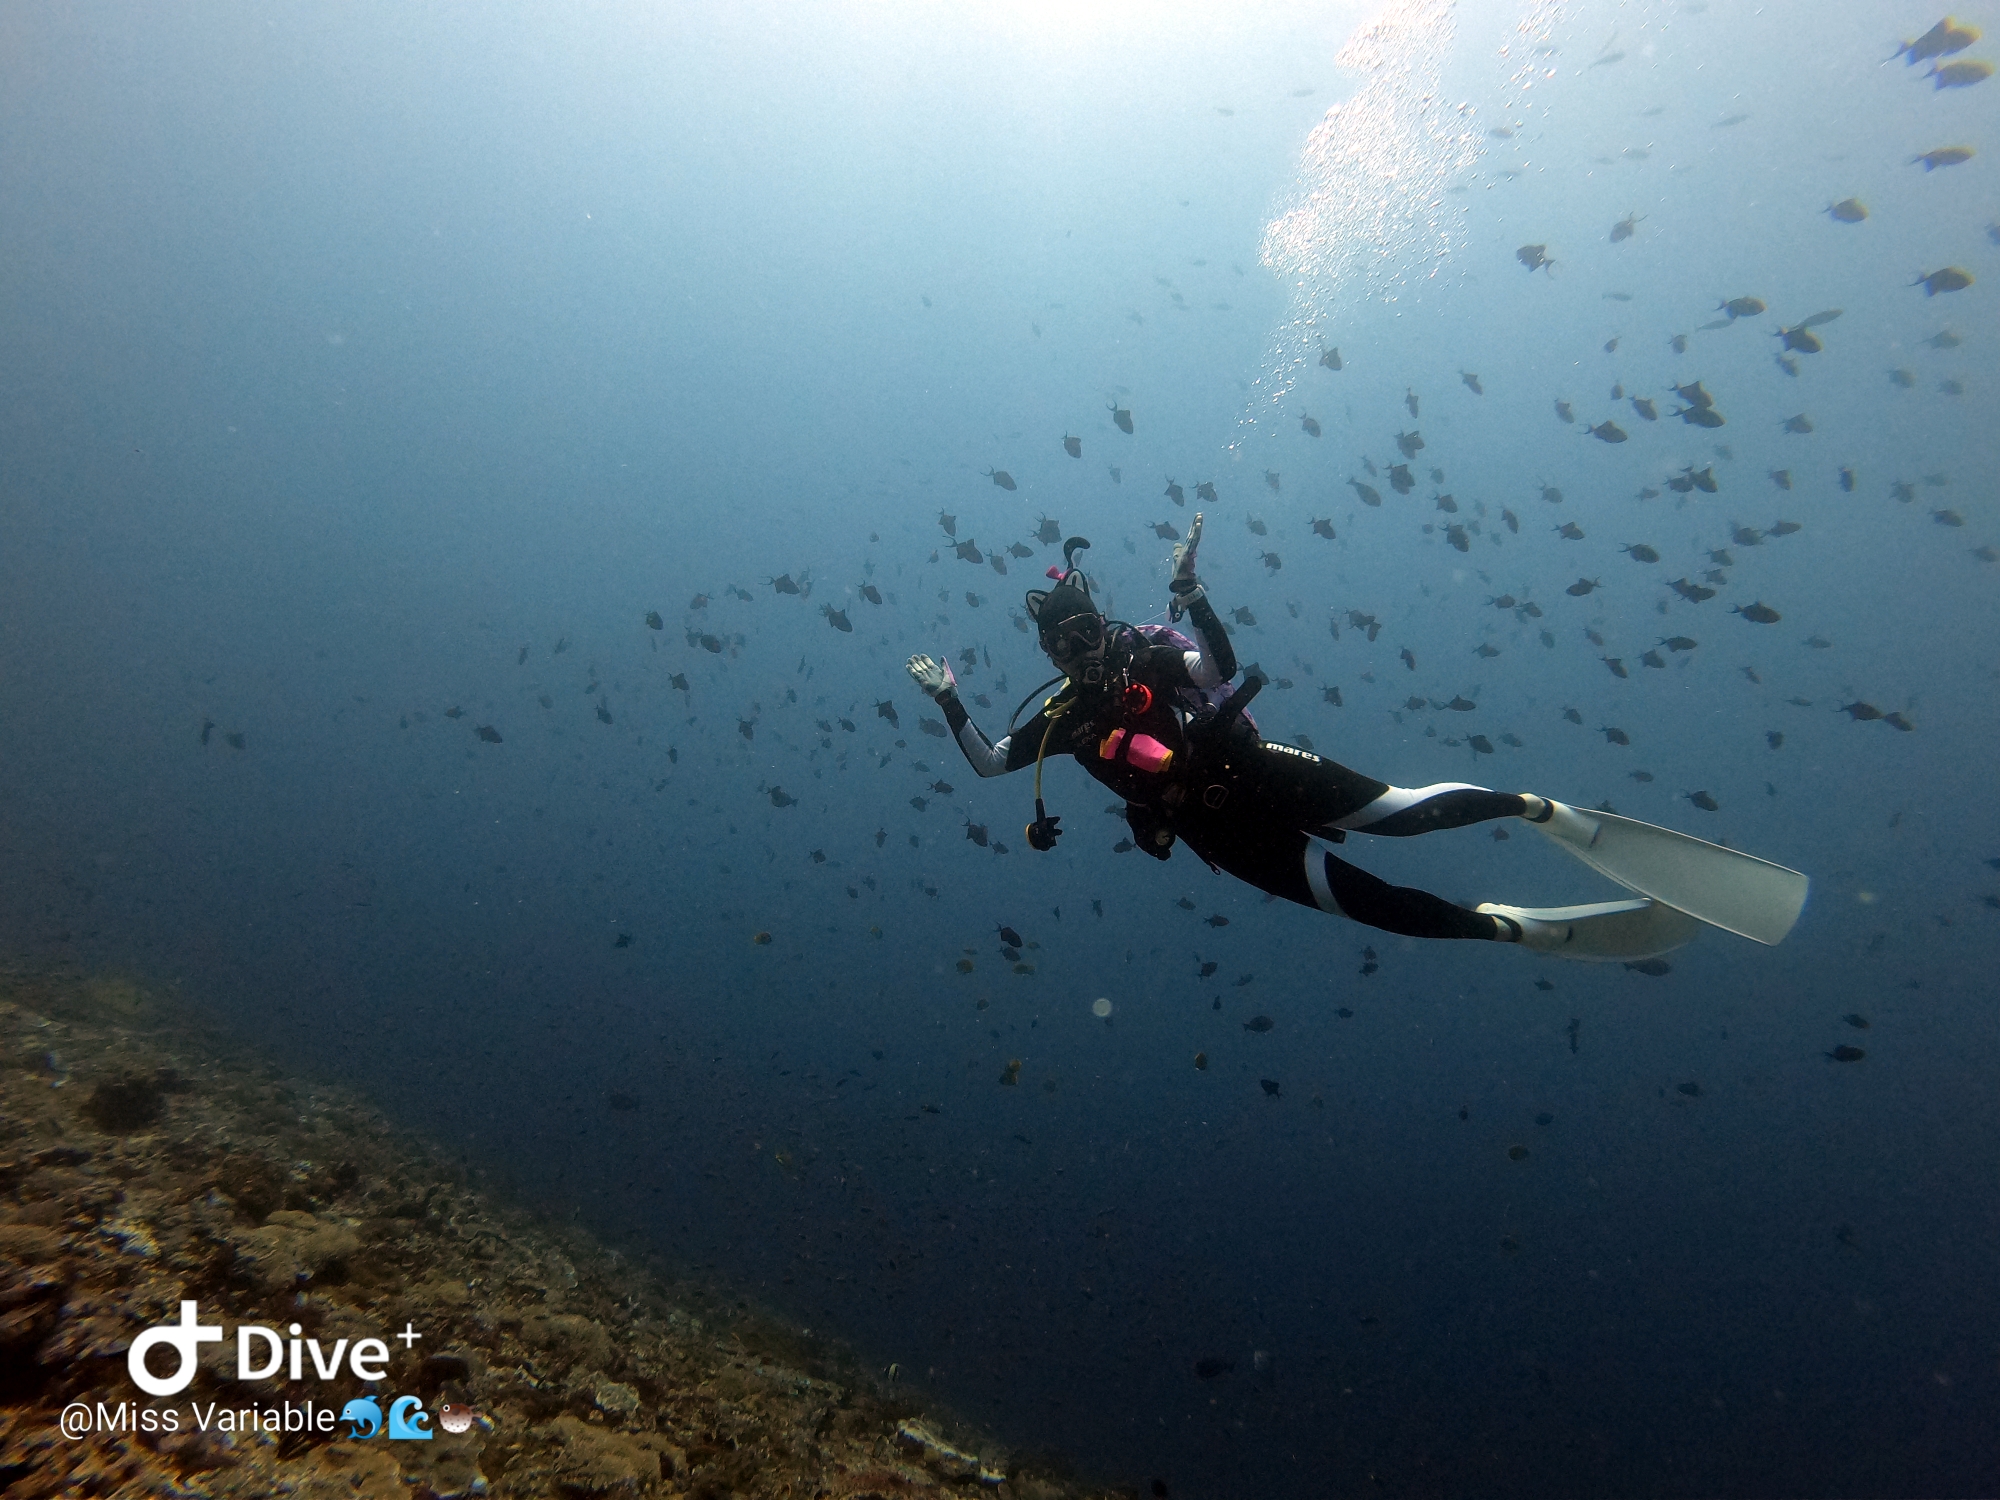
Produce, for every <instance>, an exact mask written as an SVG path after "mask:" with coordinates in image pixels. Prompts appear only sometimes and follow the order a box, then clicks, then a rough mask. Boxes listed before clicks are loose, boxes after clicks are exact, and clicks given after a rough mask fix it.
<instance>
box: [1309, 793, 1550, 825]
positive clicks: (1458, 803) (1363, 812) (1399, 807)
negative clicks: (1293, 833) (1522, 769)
mask: <svg viewBox="0 0 2000 1500" xmlns="http://www.w3.org/2000/svg"><path fill="white" fill-rule="evenodd" d="M1549 812H1550V808H1549V804H1548V800H1547V799H1546V798H1543V797H1537V796H1536V795H1535V794H1534V793H1533V792H1495V791H1489V790H1487V789H1486V788H1485V787H1483V786H1473V785H1471V784H1470V783H1469V782H1464V781H1441V782H1438V783H1436V784H1435V785H1432V786H1419V787H1401V786H1392V787H1386V788H1384V789H1383V791H1382V793H1381V795H1379V796H1377V797H1376V798H1375V799H1374V800H1372V801H1370V802H1368V803H1366V804H1365V805H1363V806H1361V807H1358V808H1356V809H1355V810H1354V811H1353V812H1351V813H1348V814H1347V815H1346V816H1345V817H1338V818H1333V819H1330V820H1329V821H1328V822H1327V823H1325V824H1323V825H1321V826H1322V827H1324V828H1329V829H1332V828H1337V829H1340V830H1341V831H1342V832H1345V833H1372V834H1378V835H1380V836H1382V837H1384V838H1407V837H1410V836H1411V835H1414V834H1419V833H1434V832H1436V831H1437V830H1438V829H1440V828H1463V827H1465V826H1466V825H1467V824H1468V823H1484V822H1488V821H1489V820H1491V819H1493V818H1526V819H1527V820H1528V821H1529V822H1531V823H1541V822H1545V821H1547V819H1548V816H1549Z"/></svg>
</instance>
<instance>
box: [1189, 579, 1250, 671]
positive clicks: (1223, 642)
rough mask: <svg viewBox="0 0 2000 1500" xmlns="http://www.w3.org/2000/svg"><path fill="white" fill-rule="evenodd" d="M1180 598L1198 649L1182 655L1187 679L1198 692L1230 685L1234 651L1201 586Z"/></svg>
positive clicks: (1234, 661) (1233, 667) (1227, 634)
mask: <svg viewBox="0 0 2000 1500" xmlns="http://www.w3.org/2000/svg"><path fill="white" fill-rule="evenodd" d="M1175 581H1176V582H1178V581H1179V580H1175ZM1188 595H1192V597H1191V598H1189V597H1187V596H1188ZM1182 598H1183V601H1184V602H1183V608H1184V609H1185V610H1186V612H1187V620H1188V623H1189V624H1191V625H1192V626H1194V629H1195V643H1196V644H1197V645H1199V646H1200V647H1201V650H1200V651H1199V652H1198V653H1197V652H1194V651H1187V652H1183V653H1182V655H1183V656H1184V658H1185V659H1186V661H1187V669H1188V676H1189V677H1191V678H1193V679H1194V685H1195V686H1196V687H1198V688H1211V687H1215V686H1216V685H1217V684H1219V683H1224V682H1227V681H1229V680H1230V678H1232V677H1234V676H1235V675H1236V648H1235V647H1234V646H1232V645H1231V644H1230V643H1229V632H1228V631H1226V630H1224V629H1223V628H1222V621H1221V620H1220V619H1219V618H1218V617H1217V615H1216V613H1215V606H1214V605H1213V604H1210V603H1209V602H1208V595H1207V594H1206V593H1205V592H1203V590H1202V587H1201V585H1200V584H1196V585H1195V586H1194V587H1193V588H1192V589H1189V590H1187V591H1186V594H1184V595H1183V596H1182Z"/></svg>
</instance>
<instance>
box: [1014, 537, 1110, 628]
mask: <svg viewBox="0 0 2000 1500" xmlns="http://www.w3.org/2000/svg"><path fill="white" fill-rule="evenodd" d="M1089 545H1090V543H1089V542H1088V541H1086V540H1085V539H1084V538H1082V537H1080V536H1073V537H1071V538H1070V539H1069V540H1068V541H1066V542H1064V543H1063V571H1061V572H1058V571H1057V570H1056V569H1054V568H1050V569H1049V576H1050V577H1051V578H1054V579H1056V580H1058V581H1057V583H1056V586H1055V587H1054V588H1052V589H1029V590H1028V597H1027V606H1028V618H1029V619H1031V620H1033V621H1034V622H1035V626H1036V629H1038V630H1042V629H1046V628H1047V627H1048V626H1050V625H1060V624H1061V623H1062V622H1063V621H1064V620H1068V619H1073V618H1074V617H1075V616H1077V615H1094V614H1096V613H1097V612H1098V610H1097V604H1096V602H1095V601H1094V600H1093V599H1092V598H1091V597H1090V580H1089V579H1088V578H1086V577H1084V576H1083V570H1082V569H1081V568H1079V567H1078V566H1077V565H1076V554H1077V553H1078V552H1081V551H1083V550H1084V549H1085V548H1086V547H1088V546H1089Z"/></svg>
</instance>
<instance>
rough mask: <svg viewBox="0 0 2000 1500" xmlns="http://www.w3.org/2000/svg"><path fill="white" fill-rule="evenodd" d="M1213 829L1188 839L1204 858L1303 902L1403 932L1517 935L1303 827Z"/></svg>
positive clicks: (1506, 938)
mask: <svg viewBox="0 0 2000 1500" xmlns="http://www.w3.org/2000/svg"><path fill="white" fill-rule="evenodd" d="M1237 826H1239V827H1240V825H1237ZM1266 828H1267V829H1268V825H1266ZM1208 832H1209V834H1210V836H1209V837H1202V836H1201V835H1200V834H1192V835H1191V836H1190V837H1189V839H1188V842H1189V844H1190V846H1192V847H1194V848H1195V851H1196V852H1197V853H1199V854H1200V855H1202V857H1203V858H1205V859H1208V860H1211V861H1212V862H1213V863H1215V864H1216V865H1217V866H1219V867H1220V868H1222V869H1224V870H1227V871H1228V872H1229V873H1230V874H1231V875H1234V876H1236V878H1237V879H1239V880H1244V881H1248V882H1249V883H1250V884H1251V885H1254V886H1256V887H1257V888H1258V889H1259V890H1261V891H1265V892H1268V893H1269V894H1271V895H1273V896H1282V897H1284V898H1285V899H1286V900H1287V901H1296V902H1298V903H1299V904H1300V905H1301V906H1311V907H1317V908H1318V909H1319V910H1321V911H1325V912H1332V913H1334V914H1335V915H1337V916H1343V917H1349V918H1351V919H1352V920H1354V921H1356V922H1360V923H1363V924H1364V925H1366V926H1369V927H1379V928H1381V929H1382V930H1383V931H1385V932H1395V933H1400V934H1402V935H1403V936H1404V937H1420V938H1485V939H1487V940H1489V941H1494V942H1514V941H1518V940H1519V929H1518V927H1517V926H1514V925H1510V924H1509V923H1507V922H1506V921H1504V920H1502V919H1499V918H1496V917H1493V916H1488V915H1486V914H1484V913H1481V912H1476V911H1467V910H1466V909H1465V908H1464V907H1462V906H1456V905H1454V904H1453V903H1451V902H1449V901H1447V900H1445V899H1444V898H1443V897H1442V896H1433V895H1432V894H1431V893H1430V892H1429V891H1420V890H1416V889H1413V888H1412V887H1409V886H1397V885H1390V884H1389V883H1388V882H1387V881H1386V880H1382V879H1380V878H1378V877H1377V876H1374V875H1370V874H1369V873H1368V872H1367V871H1365V870H1360V869H1357V868H1355V867H1354V866H1353V865H1350V864H1348V863H1347V862H1346V861H1345V860H1343V859H1338V858H1336V857H1335V856H1334V855H1333V853H1332V852H1331V851H1330V850H1328V848H1327V847H1326V845H1325V844H1324V843H1322V842H1321V841H1320V840H1318V839H1315V838H1309V837H1307V836H1306V835H1305V834H1302V833H1298V832H1296V831H1293V830H1289V829H1287V830H1284V831H1283V832H1275V833H1274V832H1270V831H1265V832H1261V833H1260V834H1258V835H1257V836H1254V837H1249V838H1244V837H1240V836H1232V835H1234V834H1235V833H1236V828H1235V827H1232V828H1231V829H1230V831H1229V832H1228V833H1222V832H1220V831H1219V830H1208Z"/></svg>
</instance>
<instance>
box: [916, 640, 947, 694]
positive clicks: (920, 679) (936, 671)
mask: <svg viewBox="0 0 2000 1500" xmlns="http://www.w3.org/2000/svg"><path fill="white" fill-rule="evenodd" d="M909 672H910V678H911V680H912V681H914V682H915V683H916V685H917V686H918V687H920V688H922V689H923V690H924V694H925V696H927V697H931V698H935V697H937V696H938V694H940V693H942V692H946V691H947V690H949V689H952V688H955V687H957V686H958V679H957V678H955V677H953V676H952V675H951V663H950V662H948V661H938V660H937V659H936V658H934V657H929V656H926V655H924V654H923V652H921V651H919V652H918V653H917V654H916V655H915V656H913V657H911V658H910V663H909Z"/></svg>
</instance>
